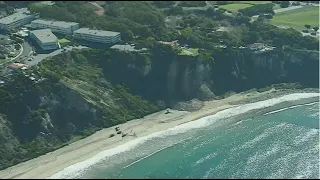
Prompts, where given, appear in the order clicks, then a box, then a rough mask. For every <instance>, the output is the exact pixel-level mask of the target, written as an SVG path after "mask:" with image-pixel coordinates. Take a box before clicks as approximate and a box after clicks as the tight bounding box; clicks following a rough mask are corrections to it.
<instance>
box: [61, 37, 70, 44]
mask: <svg viewBox="0 0 320 180" xmlns="http://www.w3.org/2000/svg"><path fill="white" fill-rule="evenodd" d="M59 43H60V44H61V45H66V44H68V43H70V41H69V40H68V39H65V38H63V39H59Z"/></svg>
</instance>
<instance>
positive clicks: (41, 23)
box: [31, 19, 79, 35]
mask: <svg viewBox="0 0 320 180" xmlns="http://www.w3.org/2000/svg"><path fill="white" fill-rule="evenodd" d="M31 28H33V29H50V30H51V31H52V32H56V33H60V34H66V35H72V34H73V32H74V31H75V30H77V29H79V23H76V22H65V21H50V20H44V19H37V20H34V21H32V22H31Z"/></svg>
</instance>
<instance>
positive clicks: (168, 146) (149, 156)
mask: <svg viewBox="0 0 320 180" xmlns="http://www.w3.org/2000/svg"><path fill="white" fill-rule="evenodd" d="M188 139H191V137H189V138H186V139H183V140H182V141H179V142H176V143H174V144H172V145H170V146H166V147H164V148H161V149H159V150H158V151H156V152H153V153H151V154H149V155H147V156H145V157H143V158H140V159H138V160H136V161H134V162H133V163H131V164H129V165H127V166H125V167H123V168H122V169H125V168H128V167H130V166H132V165H134V164H136V163H138V162H140V161H142V160H144V159H147V158H148V157H150V156H152V155H155V154H157V153H159V152H161V151H163V150H165V149H167V148H170V147H173V146H175V145H177V144H180V143H182V142H184V141H186V140H188Z"/></svg>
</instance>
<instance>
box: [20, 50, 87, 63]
mask: <svg viewBox="0 0 320 180" xmlns="http://www.w3.org/2000/svg"><path fill="white" fill-rule="evenodd" d="M85 48H88V47H86V46H79V47H66V48H65V49H66V50H67V51H71V50H72V49H85ZM62 52H63V49H57V50H55V51H53V52H51V53H48V54H37V55H36V56H34V55H32V56H31V57H32V58H33V60H32V61H27V60H26V61H24V63H25V64H27V65H29V66H34V65H37V64H38V63H39V62H41V61H42V60H44V59H45V58H47V57H52V56H55V55H58V54H60V53H62Z"/></svg>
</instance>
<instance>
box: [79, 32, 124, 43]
mask: <svg viewBox="0 0 320 180" xmlns="http://www.w3.org/2000/svg"><path fill="white" fill-rule="evenodd" d="M73 35H74V38H75V39H82V40H86V41H92V42H99V43H106V44H114V43H117V42H118V41H120V40H121V37H120V33H119V32H112V31H101V30H93V29H89V28H81V29H78V30H76V31H74V34H73Z"/></svg>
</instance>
